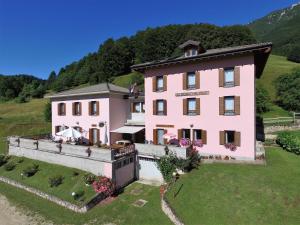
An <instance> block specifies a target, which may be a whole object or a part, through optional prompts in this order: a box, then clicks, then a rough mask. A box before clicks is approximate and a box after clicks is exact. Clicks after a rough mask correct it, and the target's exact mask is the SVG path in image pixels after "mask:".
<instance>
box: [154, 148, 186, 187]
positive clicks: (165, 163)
mask: <svg viewBox="0 0 300 225" xmlns="http://www.w3.org/2000/svg"><path fill="white" fill-rule="evenodd" d="M179 164H180V165H182V164H183V162H182V161H181V160H180V161H178V158H177V156H176V155H174V154H173V153H170V154H169V155H166V156H162V157H160V159H159V160H157V161H156V166H157V168H158V169H159V170H160V172H161V174H162V176H163V178H164V180H165V181H166V182H170V181H171V180H172V175H173V173H174V172H175V171H176V168H177V166H178V165H179Z"/></svg>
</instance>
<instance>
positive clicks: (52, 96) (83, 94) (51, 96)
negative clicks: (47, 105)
mask: <svg viewBox="0 0 300 225" xmlns="http://www.w3.org/2000/svg"><path fill="white" fill-rule="evenodd" d="M97 94H120V95H126V94H129V92H128V93H127V92H119V91H96V92H89V93H78V94H65V95H48V96H44V98H49V99H53V98H65V97H74V96H87V95H97Z"/></svg>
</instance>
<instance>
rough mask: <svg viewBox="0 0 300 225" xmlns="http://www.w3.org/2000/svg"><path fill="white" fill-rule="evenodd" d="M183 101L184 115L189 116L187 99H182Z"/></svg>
mask: <svg viewBox="0 0 300 225" xmlns="http://www.w3.org/2000/svg"><path fill="white" fill-rule="evenodd" d="M182 101H183V104H182V105H183V115H187V114H188V108H187V99H186V98H184V99H182Z"/></svg>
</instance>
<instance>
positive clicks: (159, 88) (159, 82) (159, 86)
mask: <svg viewBox="0 0 300 225" xmlns="http://www.w3.org/2000/svg"><path fill="white" fill-rule="evenodd" d="M156 90H157V91H163V90H164V77H163V76H159V77H157V78H156Z"/></svg>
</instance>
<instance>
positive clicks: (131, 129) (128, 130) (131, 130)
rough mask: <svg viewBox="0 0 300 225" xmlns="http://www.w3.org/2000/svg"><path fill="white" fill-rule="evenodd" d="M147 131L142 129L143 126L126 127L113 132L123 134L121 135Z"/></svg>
mask: <svg viewBox="0 0 300 225" xmlns="http://www.w3.org/2000/svg"><path fill="white" fill-rule="evenodd" d="M143 129H145V127H141V126H124V127H120V128H118V129H115V130H113V131H111V132H114V133H121V134H135V133H137V132H139V131H141V130H143Z"/></svg>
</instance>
